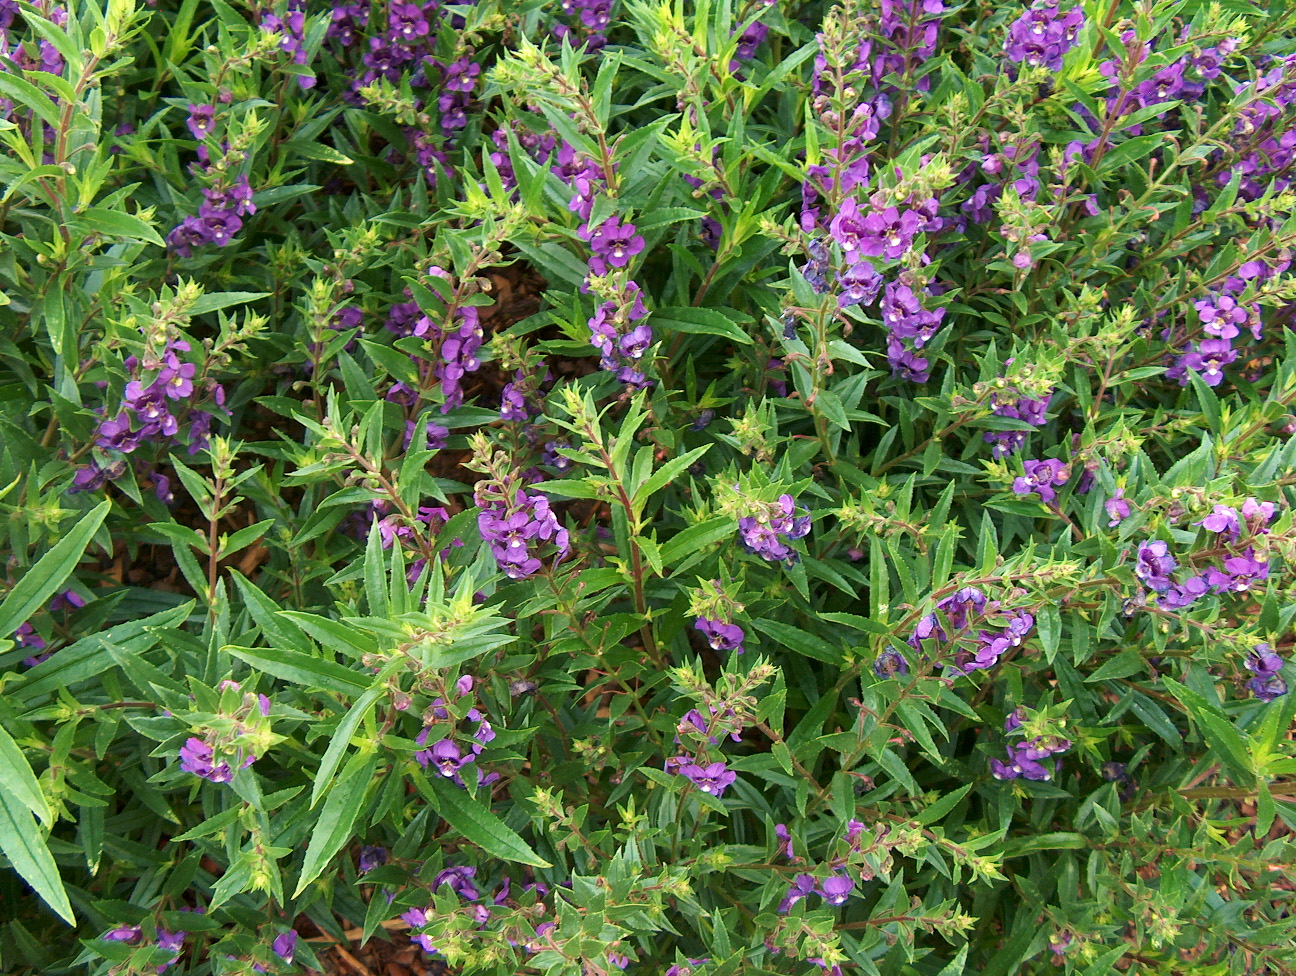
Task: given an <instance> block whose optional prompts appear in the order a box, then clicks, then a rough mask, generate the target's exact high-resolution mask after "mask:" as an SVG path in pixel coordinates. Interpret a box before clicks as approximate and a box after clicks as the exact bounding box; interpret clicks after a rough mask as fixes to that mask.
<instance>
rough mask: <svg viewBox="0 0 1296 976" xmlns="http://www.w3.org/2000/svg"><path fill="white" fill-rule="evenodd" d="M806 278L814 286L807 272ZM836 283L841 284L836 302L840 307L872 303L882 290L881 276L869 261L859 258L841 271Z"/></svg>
mask: <svg viewBox="0 0 1296 976" xmlns="http://www.w3.org/2000/svg"><path fill="white" fill-rule="evenodd" d="M807 267H809V266H808V265H807ZM803 273H804V272H803ZM806 280H807V281H810V284H811V286H812V287H813V286H814V284H815V282H814V281H811V279H810V276H809V274H806ZM837 283H838V285H840V286H841V294H840V295H838V296H837V304H838V305H839V306H840V307H841V308H846V307H848V306H850V305H872V304H873V302H874V301H876V300H877V297H878V293H879V292H880V291H881V290H882V284H883V281H882V276H881V275H880V274H879V273H878V271H877V269H876V268H874V267H873V265H872V264H871V263H870V262H868V261H863V260H860V261H856V262H855V263H854V264H852V265H851V266H850V267H849V268H847V269H846V270H845V271H844V272H842V274H841V275H840V276H839V277H838V279H837ZM818 290H819V289H816V291H818Z"/></svg>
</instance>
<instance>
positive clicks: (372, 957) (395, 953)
mask: <svg viewBox="0 0 1296 976" xmlns="http://www.w3.org/2000/svg"><path fill="white" fill-rule="evenodd" d="M318 955H319V959H320V962H321V963H323V965H324V972H325V974H326V976H452V973H453V970H451V969H450V968H449V967H448V966H446V964H445V963H443V962H440V961H439V960H435V959H430V958H429V957H428V955H427V953H426V952H424V951H423V950H422V949H420V948H419V947H418V946H415V945H412V944H411V943H410V942H409V941H408V940H406V939H401V938H399V937H398V938H397V939H396V941H394V942H388V941H385V940H384V939H383V938H382V936H375V937H374V938H372V939H370V940H369V941H368V942H366V943H365V944H364V945H357V944H355V943H351V944H350V945H348V946H338V945H335V946H333V947H332V948H329V949H326V950H324V951H323V952H319V953H318Z"/></svg>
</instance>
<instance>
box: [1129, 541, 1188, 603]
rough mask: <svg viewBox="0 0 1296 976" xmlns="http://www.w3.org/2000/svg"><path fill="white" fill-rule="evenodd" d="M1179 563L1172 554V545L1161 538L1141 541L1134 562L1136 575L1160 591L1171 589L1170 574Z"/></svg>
mask: <svg viewBox="0 0 1296 976" xmlns="http://www.w3.org/2000/svg"><path fill="white" fill-rule="evenodd" d="M1177 565H1178V563H1176V562H1175V559H1174V557H1173V556H1172V555H1170V547H1169V546H1167V545H1166V544H1165V543H1164V542H1162V541H1161V540H1160V539H1155V540H1153V541H1152V542H1141V543H1139V547H1138V557H1137V559H1136V560H1135V562H1134V575H1135V576H1137V577H1138V578H1139V579H1141V580H1142V581H1143V582H1144V583H1146V584H1147V585H1148V586H1150V587H1151V588H1152V589H1154V590H1156V591H1158V592H1165V591H1166V590H1168V589H1170V574H1171V573H1173V572H1174V570H1175V567H1176V566H1177Z"/></svg>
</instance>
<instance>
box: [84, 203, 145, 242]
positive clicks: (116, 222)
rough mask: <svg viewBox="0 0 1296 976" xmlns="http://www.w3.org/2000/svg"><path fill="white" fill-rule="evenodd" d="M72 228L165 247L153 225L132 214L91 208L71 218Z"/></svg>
mask: <svg viewBox="0 0 1296 976" xmlns="http://www.w3.org/2000/svg"><path fill="white" fill-rule="evenodd" d="M72 223H73V226H79V227H85V228H86V229H88V230H92V231H94V232H95V233H96V234H103V235H105V236H107V237H124V238H126V239H127V240H128V241H144V242H145V243H148V244H156V245H157V246H158V247H165V246H166V241H164V240H162V238H161V237H159V236H158V232H157V231H155V230H154V229H153V225H152V224H150V223H149V222H148V221H146V220H141V219H140V218H139V217H136V216H135V215H134V214H128V213H122V212H121V211H120V210H105V209H103V208H101V207H92V208H91V209H89V210H84V211H82V212H81V213H79V214H75V215H73V217H72Z"/></svg>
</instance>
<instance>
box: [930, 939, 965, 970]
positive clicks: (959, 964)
mask: <svg viewBox="0 0 1296 976" xmlns="http://www.w3.org/2000/svg"><path fill="white" fill-rule="evenodd" d="M967 954H968V943H966V942H964V943H963V945H962V947H961V948H960V949H959V951H958V955H957V956H955V957H954V958H953V959H951V960H950V961H949V963H948V964H947V965H946V966H945V968H944V969H942V970H941V971H940V972H939V973H937V974H936V976H963V971H964V967H965V966H966V965H967Z"/></svg>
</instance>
